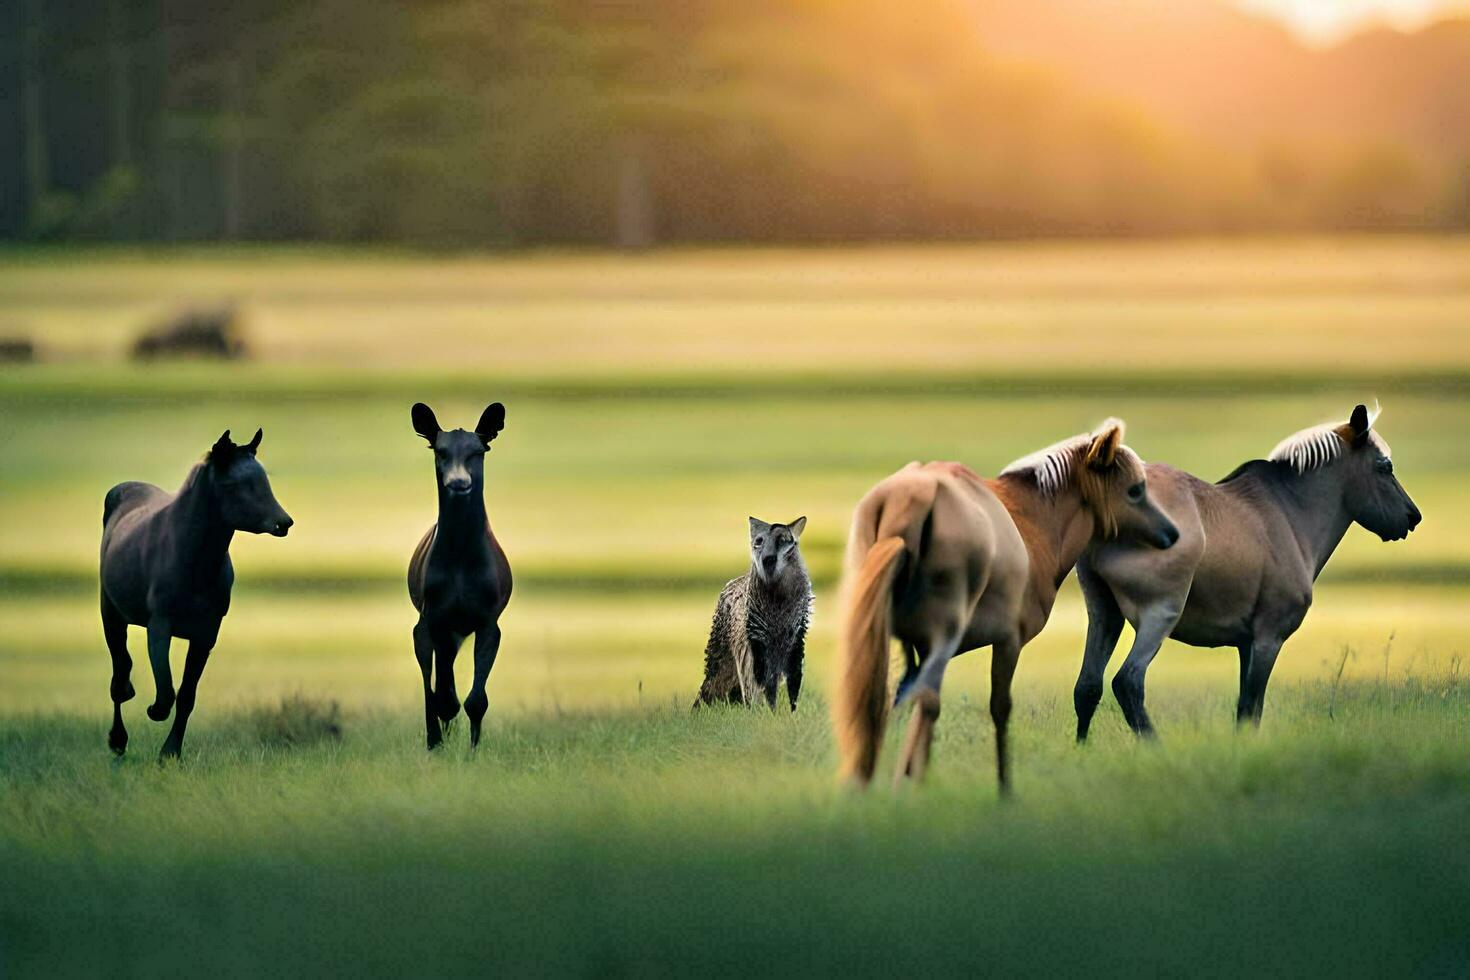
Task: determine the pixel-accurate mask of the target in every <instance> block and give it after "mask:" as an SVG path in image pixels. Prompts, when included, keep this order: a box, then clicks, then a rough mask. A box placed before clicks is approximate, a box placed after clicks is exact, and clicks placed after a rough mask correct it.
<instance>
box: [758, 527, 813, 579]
mask: <svg viewBox="0 0 1470 980" xmlns="http://www.w3.org/2000/svg"><path fill="white" fill-rule="evenodd" d="M805 527H806V518H805V517H798V518H797V519H796V520H794V521H792V522H791V523H790V524H767V523H766V522H765V521H762V520H758V519H756V518H754V517H752V518H751V519H750V567H751V568H753V569H755V574H756V575H757V576H758V577H759V578H760V579H761V580H762V581H764V582H771V581H774V580H776V579H778V578H780V577H781V575H782V574H783V573H784V572H785V571H786V569H787V568H788V567H790V566H791V565H793V564H795V563H796V562H798V561H800V560H801V554H800V552H799V551H798V550H797V541H799V540H800V539H801V532H802V530H803V529H804V528H805Z"/></svg>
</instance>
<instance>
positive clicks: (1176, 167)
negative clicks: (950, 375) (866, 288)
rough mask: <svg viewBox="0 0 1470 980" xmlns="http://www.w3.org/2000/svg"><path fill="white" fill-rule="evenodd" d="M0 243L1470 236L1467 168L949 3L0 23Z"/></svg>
mask: <svg viewBox="0 0 1470 980" xmlns="http://www.w3.org/2000/svg"><path fill="white" fill-rule="evenodd" d="M0 11H3V12H0V45H3V47H0V135H4V134H9V135H4V138H3V139H0V236H3V237H6V238H13V239H15V238H20V239H32V240H55V239H109V240H144V241H147V240H163V241H180V240H185V241H189V240H213V239H225V240H235V239H240V240H331V241H353V242H357V241H384V242H411V243H422V244H443V245H532V244H543V243H597V244H617V245H620V246H625V247H638V246H642V245H647V244H652V243H659V242H724V241H729V242H743V241H783V242H798V241H851V240H872V239H914V238H924V239H932V238H975V237H1013V236H1029V235H1078V234H1087V235H1144V234H1168V233H1183V232H1234V231H1251V230H1276V229H1323V230H1337V229H1347V228H1366V229H1400V228H1463V227H1467V226H1470V160H1455V159H1453V158H1452V157H1447V156H1445V155H1444V154H1435V153H1431V152H1428V151H1426V150H1424V149H1423V148H1422V147H1416V146H1414V145H1412V144H1410V143H1406V142H1404V141H1397V140H1393V139H1384V138H1378V137H1376V136H1375V135H1374V134H1372V133H1369V134H1366V136H1365V138H1364V139H1362V140H1360V141H1340V140H1334V141H1329V142H1325V143H1324V142H1322V141H1319V140H1306V139H1303V140H1296V139H1290V138H1287V139H1281V138H1276V139H1272V140H1269V141H1263V142H1261V143H1259V144H1258V145H1254V146H1251V147H1241V146H1239V145H1238V144H1236V143H1233V142H1231V141H1230V140H1227V139H1224V138H1223V136H1222V138H1221V139H1218V140H1216V139H1211V138H1210V137H1209V134H1201V133H1199V132H1196V131H1191V130H1189V129H1188V128H1187V127H1182V126H1179V125H1177V124H1175V123H1172V122H1165V121H1161V120H1162V118H1163V117H1161V116H1158V115H1157V114H1154V113H1152V112H1150V111H1149V110H1148V109H1147V108H1144V107H1141V106H1140V105H1139V104H1138V103H1135V102H1129V101H1127V100H1120V99H1117V98H1111V97H1106V96H1103V95H1100V94H1097V93H1094V92H1093V91H1091V90H1090V89H1089V88H1088V87H1087V86H1086V85H1082V84H1078V83H1076V82H1075V81H1072V80H1068V79H1065V78H1063V77H1061V76H1060V75H1058V74H1056V73H1052V72H1049V71H1047V70H1044V69H1040V68H1037V67H1026V66H1024V65H1022V64H1019V63H1017V62H1015V61H1012V60H999V59H997V58H995V57H993V56H991V55H988V54H987V45H986V39H985V36H984V32H983V30H982V29H981V24H980V23H979V21H978V20H977V18H976V16H975V11H974V9H973V8H972V6H971V5H970V4H967V3H962V2H958V0H909V2H905V3H894V2H891V0H603V2H587V0H496V2H486V0H419V2H415V3H391V2H390V3H374V2H367V3H364V2H361V0H294V2H288V0H5V2H4V3H3V4H0Z"/></svg>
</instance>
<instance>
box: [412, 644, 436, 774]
mask: <svg viewBox="0 0 1470 980" xmlns="http://www.w3.org/2000/svg"><path fill="white" fill-rule="evenodd" d="M413 655H414V659H416V660H417V661H418V662H419V673H421V674H423V675H424V727H425V728H426V729H427V730H428V739H429V749H430V750H431V751H432V750H433V749H436V748H438V747H439V743H440V742H442V741H444V736H443V735H441V734H440V733H439V716H438V715H437V714H435V712H434V684H433V679H432V678H433V676H434V641H433V639H431V638H430V636H429V624H428V623H425V622H424V620H423V617H419V621H418V622H417V623H415V624H414V626H413Z"/></svg>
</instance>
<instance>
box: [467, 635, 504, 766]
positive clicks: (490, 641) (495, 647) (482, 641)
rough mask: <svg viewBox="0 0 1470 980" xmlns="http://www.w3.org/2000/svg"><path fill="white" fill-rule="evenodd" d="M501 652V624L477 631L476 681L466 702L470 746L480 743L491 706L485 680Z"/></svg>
mask: <svg viewBox="0 0 1470 980" xmlns="http://www.w3.org/2000/svg"><path fill="white" fill-rule="evenodd" d="M499 652H500V626H499V624H496V623H491V624H490V625H489V626H486V627H485V628H484V629H482V630H479V631H478V632H476V633H475V683H474V685H473V686H472V687H471V688H470V696H469V697H468V698H466V699H465V702H464V713H465V717H467V718H469V720H470V748H474V747H475V746H477V745H479V744H480V722H481V721H482V720H483V719H484V717H485V711H486V709H488V708H489V707H490V699H489V698H488V697H486V696H485V681H486V680H487V679H489V677H490V668H491V667H494V666H495V655H496V654H497V653H499Z"/></svg>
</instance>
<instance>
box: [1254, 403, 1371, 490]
mask: <svg viewBox="0 0 1470 980" xmlns="http://www.w3.org/2000/svg"><path fill="white" fill-rule="evenodd" d="M1379 413H1380V410H1379V408H1378V406H1377V405H1376V404H1375V405H1374V406H1373V412H1372V414H1370V415H1369V416H1368V440H1369V442H1371V443H1372V444H1373V446H1374V447H1376V448H1377V449H1378V451H1379V452H1381V453H1383V455H1384V456H1387V457H1390V458H1392V456H1393V450H1391V449H1389V448H1388V443H1387V442H1385V441H1384V439H1383V437H1382V436H1380V435H1379V434H1378V433H1377V432H1376V431H1374V429H1373V423H1374V422H1376V421H1377V420H1378V416H1379ZM1347 427H1348V424H1347V423H1346V422H1323V423H1322V424H1321V425H1313V426H1308V427H1307V428H1305V429H1302V430H1301V431H1300V432H1293V433H1292V434H1291V435H1289V436H1287V437H1286V438H1285V439H1282V440H1281V441H1280V442H1278V443H1277V444H1276V448H1275V449H1273V450H1271V452H1270V454H1269V455H1268V456H1267V457H1266V458H1267V459H1269V460H1271V461H1272V462H1273V463H1286V464H1287V465H1288V466H1290V467H1291V468H1292V469H1294V470H1296V471H1297V472H1298V473H1306V472H1307V471H1309V470H1315V469H1320V468H1321V467H1323V466H1326V465H1327V464H1328V463H1330V462H1332V461H1333V460H1334V459H1337V458H1338V457H1339V456H1341V455H1342V451H1343V449H1344V448H1345V447H1346V446H1347V445H1348V441H1349V440H1350V439H1351V438H1352V436H1351V434H1350V433H1346V434H1345V433H1344V431H1343V430H1344V429H1346V428H1347Z"/></svg>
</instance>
